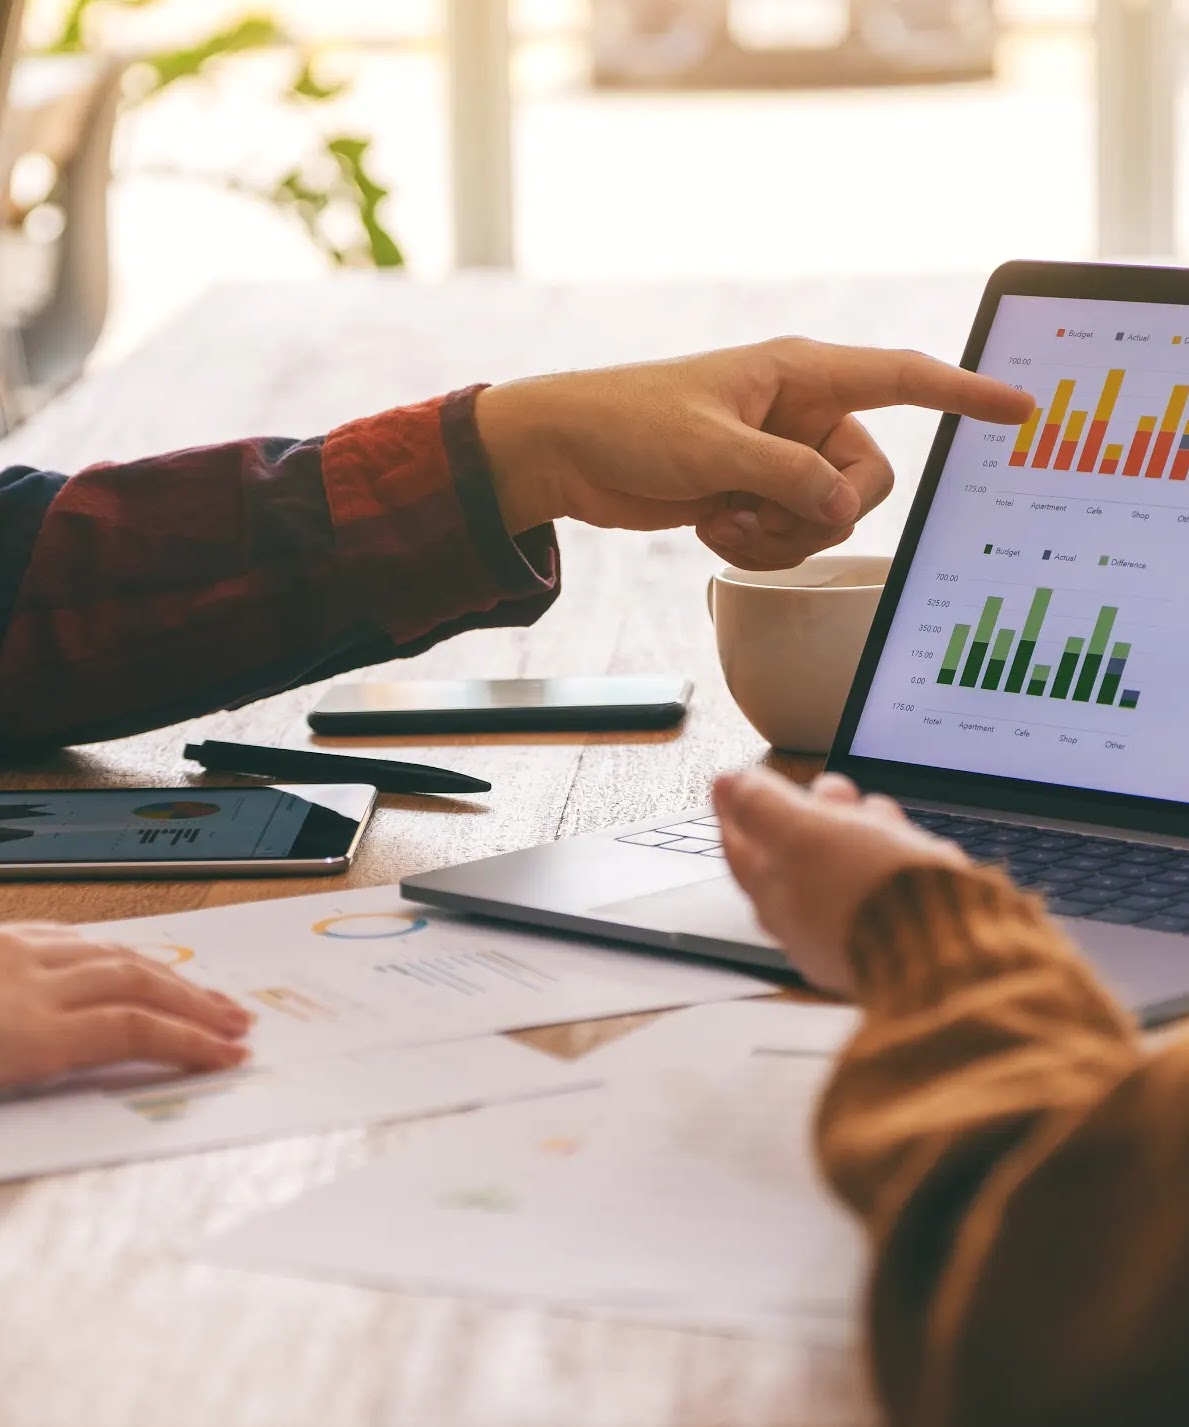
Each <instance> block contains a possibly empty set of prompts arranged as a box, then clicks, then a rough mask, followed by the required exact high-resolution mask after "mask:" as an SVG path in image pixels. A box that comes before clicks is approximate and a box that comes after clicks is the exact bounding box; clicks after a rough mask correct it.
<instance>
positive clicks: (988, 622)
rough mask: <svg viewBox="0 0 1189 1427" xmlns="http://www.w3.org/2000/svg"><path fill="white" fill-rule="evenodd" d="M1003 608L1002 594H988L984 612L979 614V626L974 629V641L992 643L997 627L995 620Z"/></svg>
mask: <svg viewBox="0 0 1189 1427" xmlns="http://www.w3.org/2000/svg"><path fill="white" fill-rule="evenodd" d="M1002 608H1003V596H1002V595H989V596H988V598H987V602H986V604H985V605H983V612H982V614H981V615H979V619H978V628H977V629H976V630H975V631H974V642H975V643H976V644H990V642H991V633H992V631H993V630H994V628H995V621H996V620H997V619H998V618H999V611H1000V610H1001V609H1002Z"/></svg>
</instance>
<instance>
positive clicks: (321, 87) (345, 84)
mask: <svg viewBox="0 0 1189 1427" xmlns="http://www.w3.org/2000/svg"><path fill="white" fill-rule="evenodd" d="M350 87H351V84H350V81H349V80H346V79H340V80H337V81H334V82H332V83H330V84H323V83H322V81H321V80H320V79H319V78H318V76H317V75H316V74H315V73H314V62H313V60H309V59H307V60H306V62H305V63H304V64H303V65H302V67H301V73H300V74H299V75H298V76H297V78H296V79H295V80H294V81H293V84H292V87H291V88H290V90H289V94H290V95H291V96H293V97H294V98H298V99H315V100H323V99H337V98H338V97H339V95H340V94H345V93H346V91H347V90H348V89H350Z"/></svg>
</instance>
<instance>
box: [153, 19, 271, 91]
mask: <svg viewBox="0 0 1189 1427" xmlns="http://www.w3.org/2000/svg"><path fill="white" fill-rule="evenodd" d="M284 38H285V33H284V31H283V30H282V29H281V27H280V26H279V25H278V24H277V22H276V21H275V20H274V19H273V18H272V17H271V16H270V15H247V16H245V17H244V19H242V20H241V21H240V22H239V23H238V24H236V25H232V26H230V27H229V28H228V29H226V30H218V31H216V32H215V33H214V34H213V35H209V36H208V37H207V38H206V39H205V40H203V41H202V42H201V43H200V44H197V45H194V46H192V47H191V48H190V49H182V50H169V51H165V52H163V53H161V54H155V55H149V56H147V57H146V60H145V63H146V64H148V65H149V67H150V68H151V69H152V70H153V72H154V74H155V76H156V83H155V84H154V85H153V86H152V88H151V89H150V91H149V93H150V94H156V93H159V92H160V91H161V90H162V89H165V88H166V87H167V86H168V85H170V84H176V83H177V81H178V80H179V79H193V78H194V77H195V76H197V75H200V74H201V73H202V71H203V70H204V69H205V68H206V66H207V65H208V64H210V63H211V62H212V61H215V60H219V59H223V58H224V57H225V56H227V55H231V54H242V53H243V52H244V51H245V50H259V49H267V48H268V47H269V46H271V45H277V44H280V43H281V42H282V41H283V40H284Z"/></svg>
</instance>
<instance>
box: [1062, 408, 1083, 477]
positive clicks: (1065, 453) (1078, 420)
mask: <svg viewBox="0 0 1189 1427" xmlns="http://www.w3.org/2000/svg"><path fill="white" fill-rule="evenodd" d="M1088 415H1089V412H1086V411H1071V412H1070V413H1069V421H1068V422H1067V423H1066V426H1065V435H1064V436H1063V437H1062V438H1061V445H1060V446H1059V447H1058V448H1057V459H1056V461H1054V462H1053V470H1055V471H1068V470H1069V468H1070V467H1071V466H1072V465H1073V458H1074V453H1075V452H1076V451H1077V449H1078V442H1079V441H1080V440H1081V439H1082V432H1083V430H1084V429H1085V426H1086V417H1087V416H1088Z"/></svg>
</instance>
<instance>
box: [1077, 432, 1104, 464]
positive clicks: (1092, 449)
mask: <svg viewBox="0 0 1189 1427" xmlns="http://www.w3.org/2000/svg"><path fill="white" fill-rule="evenodd" d="M1108 425H1109V423H1108V422H1106V421H1091V423H1090V434H1089V436H1087V437H1086V444H1085V445H1084V446H1083V447H1082V459H1081V460H1080V461H1079V462H1078V470H1079V471H1092V470H1093V469H1094V462H1095V461H1097V460H1098V453H1099V451H1101V450H1102V443H1103V441H1104V440H1105V438H1106V428H1107V426H1108Z"/></svg>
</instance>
